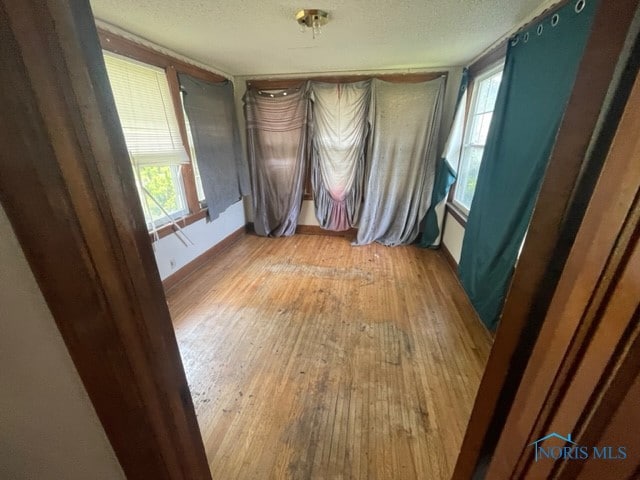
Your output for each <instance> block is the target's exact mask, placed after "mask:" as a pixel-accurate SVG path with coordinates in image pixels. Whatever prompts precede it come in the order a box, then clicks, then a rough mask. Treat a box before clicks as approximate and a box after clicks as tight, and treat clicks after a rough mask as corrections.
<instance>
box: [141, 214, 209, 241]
mask: <svg viewBox="0 0 640 480" xmlns="http://www.w3.org/2000/svg"><path fill="white" fill-rule="evenodd" d="M206 217H207V209H206V208H203V209H202V210H200V211H198V212H196V213H190V214H188V215H185V216H184V217H182V218H181V219H179V220H176V223H177V224H178V225H179V226H180V228H184V227H186V226H187V225H191V224H192V223H195V222H197V221H198V220H202V219H203V218H206ZM175 231H176V227H175V226H174V225H173V224H172V223H167V224H166V225H163V226H162V227H159V228H156V229H155V230H152V231H150V232H149V238H150V239H151V241H152V242H155V241H156V240H157V239H160V238H163V237H166V236H167V235H171V234H172V233H174V232H175Z"/></svg>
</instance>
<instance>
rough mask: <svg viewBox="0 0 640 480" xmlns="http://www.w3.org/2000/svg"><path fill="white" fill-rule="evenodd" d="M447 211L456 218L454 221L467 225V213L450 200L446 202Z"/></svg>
mask: <svg viewBox="0 0 640 480" xmlns="http://www.w3.org/2000/svg"><path fill="white" fill-rule="evenodd" d="M446 210H447V212H448V213H449V214H450V215H451V216H452V217H453V218H455V219H456V221H457V222H458V223H459V224H460V225H462V226H463V227H466V226H467V218H468V216H469V215H468V214H467V213H465V212H463V211H462V210H461V209H460V207H457V206H456V205H455V204H453V203H451V202H447V208H446Z"/></svg>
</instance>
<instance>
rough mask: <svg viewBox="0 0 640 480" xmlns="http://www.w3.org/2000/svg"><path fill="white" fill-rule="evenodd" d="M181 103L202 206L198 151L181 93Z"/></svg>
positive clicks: (204, 201) (202, 194) (202, 193)
mask: <svg viewBox="0 0 640 480" xmlns="http://www.w3.org/2000/svg"><path fill="white" fill-rule="evenodd" d="M180 103H181V105H182V116H183V118H184V123H185V125H186V127H187V141H188V142H189V153H190V154H191V163H192V165H193V176H194V177H195V179H196V194H197V195H198V201H199V202H200V205H204V204H205V203H206V199H205V198H204V189H203V188H202V177H201V176H200V170H199V169H198V161H197V160H196V150H195V147H194V145H195V144H194V143H193V136H192V135H191V125H189V117H188V116H187V112H186V110H185V109H184V93H183V92H180Z"/></svg>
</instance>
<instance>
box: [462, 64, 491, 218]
mask: <svg viewBox="0 0 640 480" xmlns="http://www.w3.org/2000/svg"><path fill="white" fill-rule="evenodd" d="M501 80H502V65H500V66H499V67H496V68H493V69H491V70H489V71H488V72H486V73H483V74H482V75H479V76H478V77H477V78H476V80H475V81H474V87H473V94H472V98H471V108H470V110H469V116H468V118H467V125H466V128H465V134H464V144H463V146H462V155H461V156H460V165H459V167H458V180H457V181H456V187H455V191H454V194H453V202H454V204H455V205H456V206H457V207H458V208H460V209H461V210H462V211H464V212H465V213H467V214H468V213H469V209H470V208H471V201H472V200H473V194H474V192H475V189H476V181H477V179H478V171H479V170H480V162H481V161H482V153H483V152H484V146H485V144H486V142H487V134H488V133H489V126H490V125H491V119H492V117H493V109H494V107H495V103H496V97H497V96H498V89H499V88H500V81H501Z"/></svg>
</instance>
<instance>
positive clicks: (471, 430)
mask: <svg viewBox="0 0 640 480" xmlns="http://www.w3.org/2000/svg"><path fill="white" fill-rule="evenodd" d="M637 7H638V1H637V0H620V1H618V2H600V4H599V6H598V10H597V12H596V16H595V19H594V24H593V28H592V31H591V34H590V36H589V39H588V42H587V46H586V49H585V54H584V56H583V58H582V60H581V63H580V66H579V68H578V72H577V78H576V83H575V85H574V88H573V91H572V94H571V97H570V99H569V103H568V105H567V108H566V111H565V114H564V117H563V119H562V123H561V125H560V128H559V130H558V135H557V139H556V143H555V146H554V149H553V152H552V154H551V158H550V160H549V165H548V167H547V170H546V174H545V177H544V180H543V184H542V187H541V190H540V194H539V196H538V201H537V204H536V207H535V210H534V213H533V217H532V220H531V223H530V226H529V231H528V234H527V238H526V241H525V244H524V248H523V250H522V254H521V256H520V259H519V261H518V265H517V268H516V271H515V273H514V276H513V280H512V282H511V288H510V289H509V292H508V295H507V298H506V302H505V306H504V308H503V312H502V320H501V322H500V325H499V327H498V330H497V332H496V342H495V344H494V347H493V349H492V351H491V356H490V357H489V361H488V363H487V368H486V371H485V374H484V377H483V379H482V383H481V385H480V388H479V391H478V394H477V397H476V403H475V405H474V408H473V412H472V414H471V418H470V420H469V424H468V427H467V432H466V434H465V438H464V441H463V444H462V449H461V453H460V455H459V456H458V460H457V463H456V467H455V471H454V475H453V477H454V478H456V479H457V478H460V479H468V478H472V477H473V476H474V475H476V476H482V475H483V474H484V472H485V471H486V468H487V466H488V463H489V461H490V459H491V456H492V454H493V451H494V449H495V447H496V443H497V440H498V438H499V436H500V433H501V431H502V430H503V427H504V424H505V421H506V418H507V414H508V412H509V410H510V407H511V405H512V403H513V400H514V397H515V393H516V391H517V388H518V386H519V385H520V381H521V379H522V375H523V373H524V370H525V368H526V365H527V361H528V359H529V356H530V354H531V351H532V347H533V344H534V342H535V340H536V338H537V336H538V333H539V331H540V327H541V324H542V321H543V319H544V317H545V315H546V312H547V309H548V307H549V304H550V301H551V298H552V296H553V293H554V291H555V289H556V286H557V284H558V279H559V277H560V272H561V271H562V269H563V267H564V263H565V261H566V259H567V256H568V252H569V249H570V246H571V245H572V243H573V240H574V239H575V235H576V228H577V227H576V225H579V223H580V221H581V219H582V216H583V215H584V206H582V207H580V205H579V204H580V202H577V201H576V199H575V197H574V193H575V191H576V189H578V188H579V185H580V182H581V181H589V179H584V178H583V177H581V172H582V171H583V168H584V167H585V163H587V161H595V162H600V163H601V162H602V159H601V158H598V159H594V158H590V159H588V157H587V153H588V149H589V145H590V142H591V140H592V136H593V132H594V130H595V129H596V125H597V122H598V120H599V118H600V112H601V109H602V108H603V105H604V104H605V100H606V97H607V93H608V90H609V88H610V86H611V84H612V81H613V80H614V74H615V69H616V65H617V62H618V59H619V57H620V55H621V52H622V51H623V48H624V43H625V40H626V36H627V32H628V31H629V27H630V23H631V20H632V19H633V18H634V15H635V12H636V9H637ZM587 159H588V160H587ZM589 194H590V193H589ZM574 202H575V203H574ZM580 208H581V209H580ZM487 412H492V414H491V415H488V414H487Z"/></svg>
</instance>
